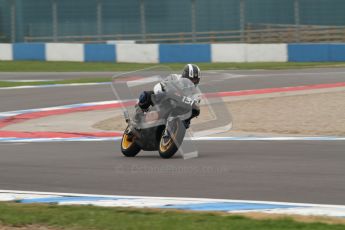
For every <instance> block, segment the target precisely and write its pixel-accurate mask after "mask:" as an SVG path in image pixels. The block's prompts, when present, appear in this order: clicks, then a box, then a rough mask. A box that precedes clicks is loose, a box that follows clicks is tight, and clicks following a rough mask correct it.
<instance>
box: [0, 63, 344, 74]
mask: <svg viewBox="0 0 345 230" xmlns="http://www.w3.org/2000/svg"><path fill="white" fill-rule="evenodd" d="M196 64H198V65H199V66H200V68H201V69H202V70H216V69H222V70H226V69H292V68H293V69H299V68H316V67H345V63H344V62H262V63H260V62H254V63H196ZM153 65H155V64H138V63H109V62H108V63H107V62H40V61H0V72H98V71H133V70H138V69H144V68H147V67H151V66H153ZM163 65H164V66H169V67H170V68H172V69H173V70H181V69H182V68H183V66H184V65H185V63H168V64H163Z"/></svg>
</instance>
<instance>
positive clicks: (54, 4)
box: [52, 0, 58, 42]
mask: <svg viewBox="0 0 345 230" xmlns="http://www.w3.org/2000/svg"><path fill="white" fill-rule="evenodd" d="M52 15H53V41H54V42H57V41H58V9H57V0H52Z"/></svg>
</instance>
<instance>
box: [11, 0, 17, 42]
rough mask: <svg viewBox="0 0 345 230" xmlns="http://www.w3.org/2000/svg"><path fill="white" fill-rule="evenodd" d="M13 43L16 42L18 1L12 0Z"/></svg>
mask: <svg viewBox="0 0 345 230" xmlns="http://www.w3.org/2000/svg"><path fill="white" fill-rule="evenodd" d="M11 42H12V43H15V42H16V0H11Z"/></svg>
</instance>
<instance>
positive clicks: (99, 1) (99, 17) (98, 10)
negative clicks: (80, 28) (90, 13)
mask: <svg viewBox="0 0 345 230" xmlns="http://www.w3.org/2000/svg"><path fill="white" fill-rule="evenodd" d="M102 5H103V4H102V0H97V8H96V15H97V35H98V40H102V33H103V31H102V8H103V6H102Z"/></svg>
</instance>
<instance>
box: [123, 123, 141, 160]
mask: <svg viewBox="0 0 345 230" xmlns="http://www.w3.org/2000/svg"><path fill="white" fill-rule="evenodd" d="M127 129H128V127H127ZM127 129H126V131H127ZM126 131H125V132H124V133H123V135H122V141H121V152H122V153H123V155H125V156H126V157H135V156H136V155H137V154H138V153H139V152H140V150H141V149H140V146H139V145H138V144H137V143H135V141H134V138H135V137H132V136H129V135H128V134H126V133H127V132H126Z"/></svg>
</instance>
